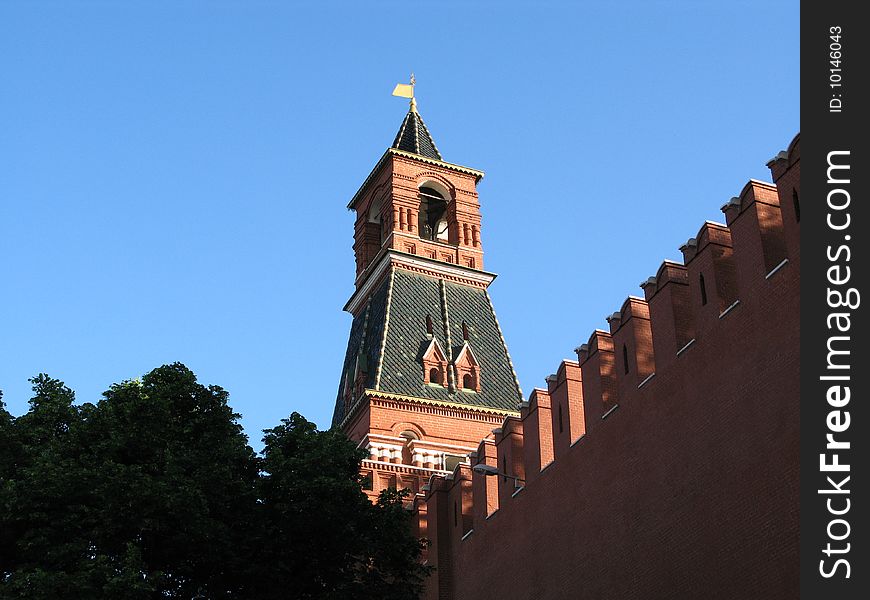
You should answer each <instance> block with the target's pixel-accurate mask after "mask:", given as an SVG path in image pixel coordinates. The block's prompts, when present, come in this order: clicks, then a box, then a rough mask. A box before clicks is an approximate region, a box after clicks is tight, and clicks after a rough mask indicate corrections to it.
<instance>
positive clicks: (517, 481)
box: [471, 463, 526, 490]
mask: <svg viewBox="0 0 870 600" xmlns="http://www.w3.org/2000/svg"><path fill="white" fill-rule="evenodd" d="M471 470H472V471H474V472H475V473H477V474H478V475H486V476H490V475H500V476H501V477H510V478H511V479H513V480H514V489H517V490H519V489H520V488H522V487H523V486H522V484H523V483H525V482H526V481H525V479H521V478H519V477H517V476H516V475H509V474H507V473H502V472H501V471H499V470H498V469H497V468H495V467H493V466H492V465H487V464H484V463H478V464H476V465H474V466H473V467H472V468H471Z"/></svg>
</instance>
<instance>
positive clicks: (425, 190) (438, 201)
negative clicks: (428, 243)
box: [419, 186, 447, 242]
mask: <svg viewBox="0 0 870 600" xmlns="http://www.w3.org/2000/svg"><path fill="white" fill-rule="evenodd" d="M419 228H420V237H421V238H423V239H424V240H432V241H442V242H446V241H447V200H446V199H445V198H444V196H443V195H442V194H441V193H440V192H438V191H437V190H435V189H434V188H431V187H426V186H424V187H421V188H420V211H419Z"/></svg>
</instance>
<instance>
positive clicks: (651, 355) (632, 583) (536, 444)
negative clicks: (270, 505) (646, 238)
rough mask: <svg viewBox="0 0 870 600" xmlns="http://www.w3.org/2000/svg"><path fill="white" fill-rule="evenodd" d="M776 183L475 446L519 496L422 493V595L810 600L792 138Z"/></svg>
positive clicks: (707, 235)
mask: <svg viewBox="0 0 870 600" xmlns="http://www.w3.org/2000/svg"><path fill="white" fill-rule="evenodd" d="M768 166H769V167H770V169H771V172H772V174H773V179H774V182H775V185H772V184H769V183H763V182H755V181H750V182H749V183H748V184H747V186H746V187H745V188H744V189H743V191H742V192H741V193H740V195H739V196H736V197H735V198H734V199H733V200H732V201H731V202H730V203H728V204H726V206H724V207H723V212H724V213H725V218H726V222H727V226H723V225H719V224H713V223H706V224H704V225H703V226H702V227H701V229H700V231H699V233H698V234H696V235H695V237H694V238H692V239H690V240H689V242H688V243H687V244H686V245H684V247H683V254H684V264H682V265H680V264H677V263H671V262H666V263H664V264H662V266H661V268H660V269H659V271H658V273H657V275H656V276H655V277H652V278H650V279H649V280H647V281H646V282H644V284H642V287H643V291H644V296H645V298H644V299H639V298H630V299H629V300H627V301H626V303H625V304H624V305H623V307H622V309H621V310H620V311H619V313H618V314H616V315H614V316H613V317H612V318H611V319H610V323H609V324H610V328H609V329H610V330H609V331H596V332H594V333H593V334H592V335H591V336H590V339H589V343H588V344H586V345H584V346H582V347H581V348H579V349H578V362H573V361H565V362H563V363H562V364H561V365H560V366H559V368H558V369H557V372H556V374H555V377H552V378H549V380H548V389H546V390H533V391H532V393H531V394H530V396H529V400H528V403H523V404H522V405H521V410H520V416H519V417H511V416H508V417H507V418H505V419H504V422H503V423H502V425H501V431H498V430H497V431H496V433H495V434H494V435H489V436H486V437H487V438H488V439H487V440H486V441H483V442H479V443H475V444H474V446H476V447H478V451H477V453H476V454H474V455H472V459H471V460H472V463H475V462H477V461H479V462H484V463H486V464H489V465H491V466H496V467H497V468H499V469H502V468H506V469H507V470H508V471H509V472H510V473H511V474H516V475H518V476H523V475H524V476H525V479H526V480H527V483H526V486H525V488H523V489H522V490H521V491H519V492H515V490H514V488H513V486H514V484H513V482H512V481H510V480H504V478H502V477H491V478H486V477H485V476H483V475H480V474H476V473H474V472H473V471H472V469H471V466H472V465H460V466H459V467H457V468H456V469H455V470H454V472H453V473H451V474H450V475H441V476H437V477H435V478H433V480H432V482H431V489H429V490H424V491H422V492H421V493H419V494H417V496H416V498H415V500H414V507H415V510H416V514H417V518H418V522H417V525H416V526H415V527H416V531H418V532H419V533H420V535H421V536H424V537H427V538H428V539H429V540H430V546H429V549H428V551H427V560H428V562H429V564H432V565H434V566H435V567H436V572H435V574H434V575H433V576H432V577H431V578H430V580H429V588H428V590H427V594H426V597H427V598H430V599H435V598H452V599H459V600H461V599H469V600H470V599H475V600H479V599H488V598H492V599H496V598H498V599H505V598H535V599H563V598H620V599H632V598H637V599H650V598H699V597H703V598H705V599H723V600H725V599H728V600H733V599H738V598H739V599H753V598H765V599H779V598H783V599H784V598H797V597H798V567H799V564H798V496H799V494H798V482H799V456H798V447H799V424H800V417H799V381H798V379H799V369H800V364H799V354H800V330H799V315H800V270H799V266H800V222H799V218H798V215H799V196H800V137H799V136H797V137H796V138H795V139H794V140H793V141H792V143H791V145H790V146H789V148H788V150H787V151H785V152H783V153H780V154H779V155H778V156H777V158H775V159H774V160H772V161H771V162H770V163H768ZM638 250H639V255H640V254H641V252H640V251H641V250H642V249H638ZM702 277H703V282H704V284H703V286H704V290H703V291H702V289H701V288H702V284H701V281H702ZM560 326H561V325H560ZM626 359H627V363H626ZM560 411H561V421H560V418H559V415H560ZM466 433H470V432H469V431H467V430H466ZM551 461H552V462H551ZM493 479H497V483H495V484H494V482H493V481H492V480H493Z"/></svg>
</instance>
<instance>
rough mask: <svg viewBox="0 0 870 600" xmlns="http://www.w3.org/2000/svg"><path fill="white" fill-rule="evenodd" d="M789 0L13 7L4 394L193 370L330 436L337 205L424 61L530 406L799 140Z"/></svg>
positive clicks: (341, 329)
mask: <svg viewBox="0 0 870 600" xmlns="http://www.w3.org/2000/svg"><path fill="white" fill-rule="evenodd" d="M798 49H799V35H798V2H797V1H789V2H735V1H727V2H697V1H694V0H691V1H690V0H685V1H674V2H664V1H660V2H641V1H630V2H615V3H604V2H594V3H593V2H588V3H583V2H572V3H561V2H529V3H507V2H487V3H484V2H432V3H425V2H419V3H418V2H413V3H409V2H367V3H356V2H352V3H351V2H349V3H347V4H344V5H340V4H335V3H334V4H330V5H329V7H327V8H325V7H322V6H320V3H315V2H311V3H305V4H295V5H294V4H292V3H289V2H251V3H243V2H123V3H121V2H56V3H54V2H51V3H50V2H24V1H21V2H9V1H6V2H2V3H0V73H2V80H0V282H2V288H0V389H2V390H3V391H4V393H5V396H4V400H5V402H6V403H7V405H8V408H9V410H10V411H11V412H12V413H13V414H21V413H23V412H24V411H25V410H26V408H27V400H28V398H29V397H30V384H29V383H28V382H27V378H28V377H31V376H33V375H35V374H36V373H39V372H46V373H48V374H50V375H52V376H54V377H57V378H60V379H63V380H64V381H66V382H67V384H68V385H70V386H71V387H72V388H73V389H75V390H76V392H77V398H78V400H79V401H96V400H98V399H99V397H100V394H101V393H102V391H103V390H105V389H106V388H107V387H108V386H109V385H110V384H111V383H113V382H117V381H121V380H124V379H130V378H134V377H137V376H140V375H142V374H143V373H145V372H147V371H149V370H150V369H152V368H154V367H157V366H159V365H161V364H164V363H168V362H173V361H182V362H184V363H185V364H187V365H188V366H189V367H190V368H191V369H193V370H194V371H195V372H196V373H197V375H198V377H199V379H200V381H201V382H203V383H214V384H218V385H221V386H223V387H225V388H227V389H228V390H229V392H230V394H231V396H230V401H231V404H232V406H233V407H234V408H235V410H236V411H238V412H240V413H242V415H243V424H244V426H245V429H246V431H247V433H248V435H249V436H250V437H251V443H252V445H254V446H255V447H260V437H261V434H260V430H262V429H263V428H266V427H272V426H274V425H276V424H277V423H278V422H279V420H280V419H281V418H283V417H286V416H287V415H288V414H289V413H290V412H291V411H294V410H296V411H299V412H301V413H302V414H304V415H305V416H306V417H308V418H309V419H311V420H313V421H315V422H316V423H318V424H319V425H320V426H321V427H325V426H328V425H329V421H330V418H331V413H332V407H333V403H334V400H335V395H336V389H337V386H338V379H339V375H340V368H341V362H342V358H343V356H344V352H345V349H346V344H347V335H348V332H349V329H350V322H351V318H350V316H349V315H348V314H346V313H343V312H342V311H341V307H342V306H343V305H344V303H345V301H346V300H347V299H348V297H349V296H350V294H351V292H352V289H353V285H352V284H353V275H354V259H353V250H352V241H353V239H352V235H353V215H352V213H349V212H348V211H347V210H346V209H345V205H346V204H347V202H348V200H349V199H350V197H351V196H352V195H353V194H354V192H355V191H356V190H357V188H358V187H359V185H360V184H361V183H362V181H363V179H364V178H365V177H366V175H367V174H368V173H369V171H370V170H371V168H372V167H373V166H374V164H375V162H376V161H377V159H378V158H379V157H380V156H381V154H382V153H383V151H384V150H385V149H386V148H387V147H388V146H389V145H390V143H391V142H392V140H393V137H394V135H395V133H396V130H397V129H398V127H399V125H400V123H401V121H402V118H403V116H404V114H405V112H406V110H407V102H406V101H404V100H402V99H399V98H393V97H391V96H390V91H391V90H392V88H393V85H394V84H396V83H399V82H406V81H407V78H408V75H409V73H410V72H411V71H414V73H415V74H416V76H417V82H418V85H417V95H418V98H419V107H420V112H421V114H422V115H423V118H424V119H425V121H426V123H427V125H428V126H429V129H430V131H431V132H432V135H433V136H434V138H435V141H436V143H437V144H438V148H439V149H440V150H441V153H442V155H443V156H444V158H445V160H447V161H449V162H454V163H458V164H461V165H466V166H470V167H473V168H477V169H481V170H483V171H485V172H486V177H485V178H484V179H483V181H482V182H481V184H480V186H479V192H480V201H481V205H482V211H483V219H484V220H483V232H482V239H483V245H484V250H485V252H486V255H485V260H486V267H487V269H488V270H491V271H494V272H497V273H499V277H498V279H497V280H496V282H495V283H494V284H493V286H492V287H491V288H490V291H491V294H492V297H493V301H494V303H495V308H496V312H497V314H498V316H499V320H500V322H501V324H502V327H503V329H504V335H505V337H506V339H507V342H508V347H509V349H510V352H511V355H512V358H513V361H514V364H515V365H516V367H517V370H518V375H519V378H520V383H521V384H522V387H523V391H524V393H525V394H526V395H528V393H529V392H530V391H531V389H532V388H533V387H535V386H539V385H541V384H543V379H544V377H545V376H546V375H547V374H549V373H551V372H553V371H554V370H555V369H556V367H557V366H558V363H559V361H560V360H561V359H562V358H568V357H572V356H573V353H572V349H573V348H574V347H575V346H577V345H578V344H580V343H582V342H585V341H586V339H587V338H588V336H589V334H590V333H591V331H592V330H593V329H595V328H596V327H599V328H600V327H605V326H606V322H605V320H604V317H605V316H606V315H608V314H610V313H611V312H613V311H614V310H617V309H618V308H619V307H620V305H621V304H622V301H623V300H624V299H625V297H626V296H627V295H629V294H635V295H640V294H641V290H640V289H639V288H638V283H639V282H640V281H642V280H644V279H646V278H647V277H648V276H650V275H652V274H654V273H655V271H656V269H657V268H658V266H659V264H660V263H661V261H662V260H663V259H665V258H669V259H678V258H679V257H680V253H679V251H678V247H679V246H680V245H681V244H682V243H683V242H685V240H686V239H687V238H689V237H691V236H693V235H694V234H695V233H696V232H697V231H698V228H699V227H700V225H701V224H702V223H703V221H704V220H705V219H709V220H717V221H721V220H722V214H721V212H720V211H719V207H720V206H721V205H722V204H723V203H725V202H726V201H727V200H728V198H730V197H731V196H733V195H735V194H737V193H738V192H739V191H740V189H741V188H742V187H743V184H744V183H745V182H746V180H747V179H749V178H756V179H764V180H769V172H768V170H767V169H766V167H765V162H766V161H767V160H768V159H769V158H771V157H773V156H774V155H775V154H776V153H777V152H778V151H779V150H781V149H783V148H785V147H786V146H787V144H788V143H789V141H790V140H791V139H792V137H793V136H794V134H795V133H797V131H798V129H799V97H798V87H799V85H798V84H799V78H798V66H799V63H798Z"/></svg>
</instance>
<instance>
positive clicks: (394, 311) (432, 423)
mask: <svg viewBox="0 0 870 600" xmlns="http://www.w3.org/2000/svg"><path fill="white" fill-rule="evenodd" d="M482 177H483V173H482V172H480V171H477V170H475V169H470V168H468V167H462V166H459V165H455V164H452V163H448V162H445V161H444V160H442V158H441V154H440V153H439V152H438V149H437V147H436V146H435V142H434V141H433V139H432V136H431V135H430V134H429V130H428V129H427V128H426V125H425V124H424V123H423V119H422V118H421V117H420V114H419V113H418V112H417V107H416V103H415V101H414V100H413V99H412V100H411V108H410V110H409V111H408V114H407V115H406V116H405V119H404V121H403V122H402V125H401V127H400V128H399V132H398V134H397V135H396V139H395V141H394V142H393V145H392V146H391V147H390V148H388V149H387V151H386V152H385V153H384V154H383V156H381V158H380V160H379V161H378V162H377V164H376V165H375V167H374V169H372V172H371V173H370V174H369V176H368V177H367V178H366V180H365V181H364V182H363V184H362V186H361V187H360V189H359V191H357V193H356V194H355V195H354V196H353V198H352V199H351V201H350V203H349V204H348V208H349V209H352V210H354V211H356V224H355V228H354V251H355V253H356V291H355V293H354V294H353V296H352V297H351V298H350V300H348V302H347V305H345V310H347V311H348V312H349V313H351V314H352V315H353V324H352V325H351V331H350V340H349V342H348V347H347V354H346V356H345V360H344V368H343V370H342V374H341V381H340V383H339V387H338V397H337V399H336V403H335V412H334V414H333V425H334V426H339V427H341V428H342V429H343V430H344V431H345V432H347V434H348V435H349V436H350V437H351V438H352V439H354V440H358V441H359V443H360V445H361V446H363V447H365V448H367V449H368V450H369V452H370V457H369V460H366V461H365V462H364V463H363V469H364V471H365V472H366V474H369V475H371V486H370V488H371V489H370V490H368V493H369V494H370V496H371V497H372V498H374V497H375V496H376V495H377V494H378V492H380V490H381V489H384V488H386V487H389V486H392V487H397V488H400V489H401V488H406V487H407V488H410V489H412V490H413V491H415V492H416V491H418V490H419V489H420V487H421V486H422V485H423V484H425V483H426V482H427V481H428V480H429V478H430V477H431V476H432V475H433V474H440V475H446V474H447V472H452V469H453V467H454V466H455V464H456V463H457V462H461V461H463V460H465V458H466V457H467V455H468V454H469V453H470V452H474V451H475V450H477V446H478V444H479V443H480V440H481V439H482V438H484V437H486V436H487V435H489V434H490V433H491V431H492V430H493V429H494V428H497V427H499V426H500V425H501V424H502V422H503V420H504V418H505V417H506V416H508V415H517V414H518V412H517V404H518V403H519V402H521V401H522V392H521V391H520V387H519V383H518V381H517V378H516V374H515V373H514V369H513V365H512V364H511V361H510V357H509V356H508V351H507V347H506V346H505V342H504V338H503V337H502V334H501V330H500V328H499V325H498V321H497V320H496V317H495V312H494V310H493V307H492V303H491V301H490V297H489V294H488V293H487V288H488V287H489V284H490V283H492V281H493V279H495V275H494V274H492V273H488V272H486V271H484V270H483V249H482V245H481V236H480V205H479V204H478V200H477V188H476V186H477V183H478V182H479V181H480V179H481V178H482Z"/></svg>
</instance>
